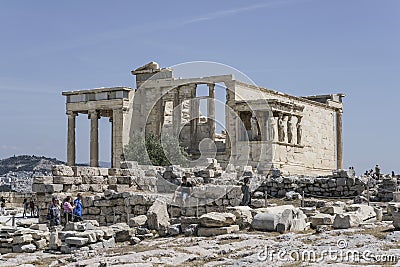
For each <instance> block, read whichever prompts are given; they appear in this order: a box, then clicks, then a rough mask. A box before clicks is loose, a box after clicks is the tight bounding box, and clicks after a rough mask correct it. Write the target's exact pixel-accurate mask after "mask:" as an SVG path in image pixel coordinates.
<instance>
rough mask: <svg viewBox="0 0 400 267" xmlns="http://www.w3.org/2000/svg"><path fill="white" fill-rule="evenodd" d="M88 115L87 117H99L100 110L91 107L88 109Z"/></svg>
mask: <svg viewBox="0 0 400 267" xmlns="http://www.w3.org/2000/svg"><path fill="white" fill-rule="evenodd" d="M88 116H89V119H92V116H93V117H95V118H97V119H99V118H100V112H98V111H97V110H95V109H91V110H88Z"/></svg>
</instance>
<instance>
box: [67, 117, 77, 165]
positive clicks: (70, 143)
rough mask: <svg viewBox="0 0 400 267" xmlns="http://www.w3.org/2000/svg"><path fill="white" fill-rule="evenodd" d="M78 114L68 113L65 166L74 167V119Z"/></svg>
mask: <svg viewBox="0 0 400 267" xmlns="http://www.w3.org/2000/svg"><path fill="white" fill-rule="evenodd" d="M77 115H78V114H77V113H75V112H68V113H67V116H68V144H67V165H68V166H74V165H75V157H76V151H75V128H76V123H75V118H76V116H77Z"/></svg>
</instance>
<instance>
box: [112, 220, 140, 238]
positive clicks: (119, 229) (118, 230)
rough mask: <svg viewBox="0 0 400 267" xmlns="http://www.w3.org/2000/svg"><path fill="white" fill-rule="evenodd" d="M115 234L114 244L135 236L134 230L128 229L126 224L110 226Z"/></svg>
mask: <svg viewBox="0 0 400 267" xmlns="http://www.w3.org/2000/svg"><path fill="white" fill-rule="evenodd" d="M110 228H111V229H112V230H113V231H114V233H115V236H114V237H115V241H116V242H125V241H129V240H130V239H131V237H132V236H135V229H133V228H130V227H129V225H127V224H126V223H116V224H113V225H111V226H110Z"/></svg>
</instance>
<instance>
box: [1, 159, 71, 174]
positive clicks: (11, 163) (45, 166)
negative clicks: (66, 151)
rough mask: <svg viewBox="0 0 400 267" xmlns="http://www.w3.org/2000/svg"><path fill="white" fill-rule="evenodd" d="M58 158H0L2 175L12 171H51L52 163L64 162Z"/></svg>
mask: <svg viewBox="0 0 400 267" xmlns="http://www.w3.org/2000/svg"><path fill="white" fill-rule="evenodd" d="M64 163H65V162H62V161H60V160H58V159H56V158H46V157H43V156H42V157H38V156H28V155H21V156H14V157H10V158H7V159H2V160H0V175H3V174H6V173H8V172H10V171H13V172H16V171H51V165H55V164H64Z"/></svg>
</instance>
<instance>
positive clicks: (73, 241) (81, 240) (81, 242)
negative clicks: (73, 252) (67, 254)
mask: <svg viewBox="0 0 400 267" xmlns="http://www.w3.org/2000/svg"><path fill="white" fill-rule="evenodd" d="M65 243H67V244H68V245H74V246H78V247H82V246H85V245H86V244H88V243H89V239H88V238H86V237H75V236H73V237H67V238H66V239H65Z"/></svg>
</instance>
